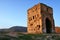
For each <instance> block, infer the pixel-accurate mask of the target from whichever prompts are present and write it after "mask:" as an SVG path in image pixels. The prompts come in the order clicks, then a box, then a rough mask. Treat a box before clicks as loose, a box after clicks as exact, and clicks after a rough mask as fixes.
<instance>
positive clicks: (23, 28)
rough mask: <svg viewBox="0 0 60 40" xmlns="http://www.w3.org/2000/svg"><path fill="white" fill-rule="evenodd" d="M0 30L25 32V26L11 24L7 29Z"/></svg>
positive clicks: (0, 30)
mask: <svg viewBox="0 0 60 40" xmlns="http://www.w3.org/2000/svg"><path fill="white" fill-rule="evenodd" d="M0 32H27V27H23V26H13V27H11V28H9V29H0Z"/></svg>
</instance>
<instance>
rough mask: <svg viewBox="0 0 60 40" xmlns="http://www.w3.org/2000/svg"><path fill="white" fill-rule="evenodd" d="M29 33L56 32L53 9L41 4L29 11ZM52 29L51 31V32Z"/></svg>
mask: <svg viewBox="0 0 60 40" xmlns="http://www.w3.org/2000/svg"><path fill="white" fill-rule="evenodd" d="M27 16H28V23H27V24H28V25H27V26H28V27H27V31H28V33H33V34H34V33H35V34H36V33H37V34H38V33H52V32H54V30H55V25H54V19H53V9H52V8H51V7H49V6H47V5H45V4H43V3H39V4H37V5H35V6H33V7H32V8H30V9H28V14H27ZM49 29H50V30H49Z"/></svg>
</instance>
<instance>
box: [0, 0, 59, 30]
mask: <svg viewBox="0 0 60 40" xmlns="http://www.w3.org/2000/svg"><path fill="white" fill-rule="evenodd" d="M39 2H40V3H44V4H46V5H48V6H51V7H52V8H53V14H54V15H53V16H54V19H55V26H60V1H59V0H0V29H1V28H10V27H12V26H25V27H27V10H28V9H29V8H31V7H33V6H34V5H35V4H38V3H39Z"/></svg>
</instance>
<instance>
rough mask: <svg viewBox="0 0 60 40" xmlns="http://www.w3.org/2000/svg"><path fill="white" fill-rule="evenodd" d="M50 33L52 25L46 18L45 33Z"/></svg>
mask: <svg viewBox="0 0 60 40" xmlns="http://www.w3.org/2000/svg"><path fill="white" fill-rule="evenodd" d="M51 32H52V24H51V21H50V20H49V19H48V18H46V33H51Z"/></svg>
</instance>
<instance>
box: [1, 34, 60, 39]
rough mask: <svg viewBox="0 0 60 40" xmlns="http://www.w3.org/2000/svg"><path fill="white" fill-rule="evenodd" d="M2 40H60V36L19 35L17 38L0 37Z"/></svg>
mask: <svg viewBox="0 0 60 40" xmlns="http://www.w3.org/2000/svg"><path fill="white" fill-rule="evenodd" d="M0 40H60V34H19V35H18V36H17V37H11V36H8V35H4V36H0Z"/></svg>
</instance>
